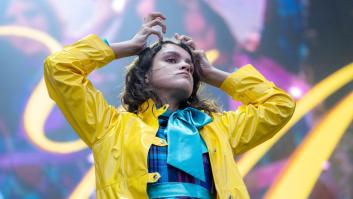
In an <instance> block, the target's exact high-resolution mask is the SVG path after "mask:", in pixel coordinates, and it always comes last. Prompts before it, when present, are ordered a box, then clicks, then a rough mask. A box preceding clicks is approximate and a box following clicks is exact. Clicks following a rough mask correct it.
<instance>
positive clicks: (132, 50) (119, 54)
mask: <svg viewBox="0 0 353 199" xmlns="http://www.w3.org/2000/svg"><path fill="white" fill-rule="evenodd" d="M110 47H111V48H112V50H113V51H114V54H115V57H116V59H120V58H123V57H129V56H133V55H136V51H137V50H136V49H137V46H136V45H134V43H133V42H132V41H131V40H126V41H123V42H119V43H112V44H110Z"/></svg>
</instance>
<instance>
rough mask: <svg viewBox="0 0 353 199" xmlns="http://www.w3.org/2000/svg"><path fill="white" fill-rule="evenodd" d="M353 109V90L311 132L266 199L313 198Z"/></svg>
mask: <svg viewBox="0 0 353 199" xmlns="http://www.w3.org/2000/svg"><path fill="white" fill-rule="evenodd" d="M347 110H349V111H347ZM351 110H353V92H351V93H350V94H349V95H348V96H347V97H346V98H345V99H343V100H342V101H341V102H340V103H339V104H338V105H337V106H336V107H335V108H333V109H332V110H331V111H330V112H329V113H328V114H327V115H326V116H325V117H324V118H323V119H322V120H321V122H320V124H318V125H317V126H316V127H315V128H314V129H313V130H312V131H311V132H310V134H308V135H307V137H306V138H305V139H304V141H303V143H302V144H301V145H300V146H299V147H298V148H297V149H296V151H295V152H294V153H293V155H292V156H291V158H290V159H289V161H288V164H287V166H286V167H285V168H284V169H283V170H282V172H281V173H280V175H279V177H278V178H277V179H276V181H275V183H274V184H273V185H272V187H271V188H270V190H269V191H268V192H267V193H266V195H265V198H266V199H282V198H286V199H300V198H308V197H309V194H310V193H311V190H312V189H313V187H314V185H315V182H316V181H317V179H318V178H319V176H320V173H321V169H322V166H323V165H324V163H325V161H327V160H328V159H329V157H330V156H331V154H332V152H333V150H334V149H335V148H336V145H337V143H338V142H339V140H340V139H341V138H342V136H343V134H344V133H345V132H346V129H347V128H348V127H349V125H350V124H351V122H352V120H353V111H351ZM348 186H349V185H348Z"/></svg>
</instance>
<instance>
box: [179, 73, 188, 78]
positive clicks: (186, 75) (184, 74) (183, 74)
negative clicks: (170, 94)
mask: <svg viewBox="0 0 353 199" xmlns="http://www.w3.org/2000/svg"><path fill="white" fill-rule="evenodd" d="M177 75H182V76H184V77H187V78H190V74H189V73H188V72H181V73H177Z"/></svg>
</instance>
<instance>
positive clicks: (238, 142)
mask: <svg viewBox="0 0 353 199" xmlns="http://www.w3.org/2000/svg"><path fill="white" fill-rule="evenodd" d="M221 89H222V90H223V91H225V92H226V93H227V94H229V95H230V96H231V97H232V98H233V99H234V100H237V101H240V102H242V104H243V105H241V106H240V107H238V109H237V110H236V111H229V112H224V113H223V114H221V123H222V125H224V128H225V129H227V132H229V134H228V138H229V141H230V144H231V146H232V148H233V150H234V153H235V154H239V153H242V152H245V151H247V150H249V149H251V148H253V147H255V146H256V145H259V144H261V143H262V142H264V141H266V140H268V139H270V138H271V137H273V136H274V135H275V134H276V133H277V132H278V131H279V130H280V129H281V128H282V127H283V126H284V125H285V124H286V123H287V122H288V121H289V119H290V118H291V117H292V115H293V112H294V109H295V101H294V100H293V98H292V97H290V96H289V95H288V94H287V93H286V92H284V91H283V90H281V89H279V88H277V87H276V86H275V85H274V84H273V83H272V82H270V81H267V80H266V79H265V78H264V77H263V76H262V75H261V74H260V73H259V72H258V71H257V70H256V69H255V68H254V67H253V66H252V65H246V66H244V67H242V68H240V69H238V70H237V71H236V72H234V73H232V74H231V75H230V76H229V77H227V79H226V80H225V81H224V82H223V83H222V85H221Z"/></svg>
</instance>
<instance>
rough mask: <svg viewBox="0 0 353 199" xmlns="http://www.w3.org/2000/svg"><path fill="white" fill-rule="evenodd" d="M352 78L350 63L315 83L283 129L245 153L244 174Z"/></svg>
mask: <svg viewBox="0 0 353 199" xmlns="http://www.w3.org/2000/svg"><path fill="white" fill-rule="evenodd" d="M352 80H353V64H349V65H347V66H345V67H343V68H341V69H340V70H338V71H336V72H335V73H333V74H332V75H330V76H329V77H327V78H326V79H324V80H322V81H321V82H320V83H318V84H317V85H315V86H314V87H313V88H312V89H311V90H310V91H309V92H308V93H307V94H306V95H305V96H303V98H301V99H300V100H299V101H298V102H297V106H296V110H295V113H294V115H293V117H292V119H291V120H290V121H289V122H288V124H287V125H286V126H284V127H283V128H282V129H281V131H280V132H278V133H277V134H276V135H275V136H274V137H273V138H272V139H270V140H269V141H267V142H265V143H263V144H261V145H259V146H258V147H256V148H254V149H252V150H250V151H248V152H247V153H245V154H244V155H243V157H242V158H241V159H240V160H239V161H238V166H239V169H240V172H241V173H242V175H243V176H245V175H246V174H247V173H248V172H249V171H250V170H251V169H252V168H253V167H254V166H255V164H256V163H257V162H258V161H259V160H260V158H261V157H262V156H264V154H265V153H266V152H267V151H268V150H269V149H270V148H271V147H272V146H273V145H274V144H275V143H276V142H277V141H278V140H279V139H280V138H281V137H282V136H283V135H284V134H285V133H286V132H287V131H288V129H290V128H291V127H292V126H293V125H294V124H295V123H296V122H297V121H298V120H299V119H300V118H302V117H303V115H305V114H306V113H307V112H308V111H310V110H311V109H312V108H314V107H315V106H316V105H318V104H319V103H321V102H322V101H323V100H324V99H326V98H327V97H328V96H330V95H331V94H332V93H334V92H335V91H337V90H338V89H339V88H341V87H342V86H344V85H346V84H347V83H349V82H350V81H352ZM335 121H337V120H335ZM333 131H334V130H333ZM332 133H334V132H332Z"/></svg>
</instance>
